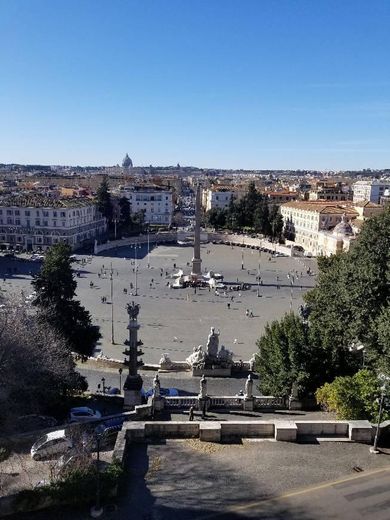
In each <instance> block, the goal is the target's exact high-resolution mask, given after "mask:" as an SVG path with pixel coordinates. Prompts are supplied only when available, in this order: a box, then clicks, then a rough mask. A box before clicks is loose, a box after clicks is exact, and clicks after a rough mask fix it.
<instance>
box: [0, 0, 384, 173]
mask: <svg viewBox="0 0 390 520" xmlns="http://www.w3.org/2000/svg"><path fill="white" fill-rule="evenodd" d="M389 27H390V1H388V0H383V1H376V0H369V1H368V0H364V1H360V0H351V1H348V0H334V1H332V0H326V1H325V0H324V1H323V0H308V1H305V0H275V1H272V0H253V1H252V0H104V1H103V0H66V1H63V0H0V35H1V45H0V71H1V72H0V121H1V125H0V162H20V163H42V164H82V165H83V164H84V165H86V164H90V165H101V164H106V165H110V164H116V163H118V162H120V161H121V160H122V158H123V156H124V155H125V153H126V152H128V153H129V155H130V156H131V157H132V158H133V161H134V163H135V164H137V165H141V164H142V165H149V164H153V165H169V164H176V163H177V162H180V164H182V165H195V166H204V167H220V168H256V169H264V168H316V169H347V168H367V167H372V168H384V167H387V168H389V167H390V146H389V145H390V38H389Z"/></svg>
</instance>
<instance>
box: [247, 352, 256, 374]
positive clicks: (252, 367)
mask: <svg viewBox="0 0 390 520" xmlns="http://www.w3.org/2000/svg"><path fill="white" fill-rule="evenodd" d="M255 364H256V354H253V356H252V357H251V358H250V360H249V370H250V371H251V372H254V370H255Z"/></svg>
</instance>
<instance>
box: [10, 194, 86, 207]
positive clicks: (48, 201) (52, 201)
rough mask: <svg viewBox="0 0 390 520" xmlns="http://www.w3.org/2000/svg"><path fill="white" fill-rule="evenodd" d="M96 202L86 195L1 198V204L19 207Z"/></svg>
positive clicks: (78, 204) (36, 195) (12, 196)
mask: <svg viewBox="0 0 390 520" xmlns="http://www.w3.org/2000/svg"><path fill="white" fill-rule="evenodd" d="M93 204H95V202H94V201H93V200H92V199H90V198H86V197H82V198H76V197H67V198H58V199H57V198H52V197H45V196H44V195H40V194H37V193H31V194H28V195H11V196H8V197H2V198H0V206H7V207H18V208H77V207H83V206H92V205H93Z"/></svg>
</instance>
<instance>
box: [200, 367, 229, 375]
mask: <svg viewBox="0 0 390 520" xmlns="http://www.w3.org/2000/svg"><path fill="white" fill-rule="evenodd" d="M203 374H204V375H205V376H206V377H230V376H231V375H232V369H231V367H229V368H219V367H215V368H195V367H193V368H192V375H193V376H196V377H200V376H202V375H203Z"/></svg>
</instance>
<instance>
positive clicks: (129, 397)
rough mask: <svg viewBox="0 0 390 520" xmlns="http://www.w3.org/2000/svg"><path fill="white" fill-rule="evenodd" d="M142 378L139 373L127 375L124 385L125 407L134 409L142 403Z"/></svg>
mask: <svg viewBox="0 0 390 520" xmlns="http://www.w3.org/2000/svg"><path fill="white" fill-rule="evenodd" d="M141 389H142V378H141V376H140V375H139V374H137V375H135V376H132V375H128V376H127V377H126V381H125V384H124V386H123V390H124V395H125V397H124V402H123V408H124V409H125V410H134V407H135V406H137V405H139V404H142V395H141Z"/></svg>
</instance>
